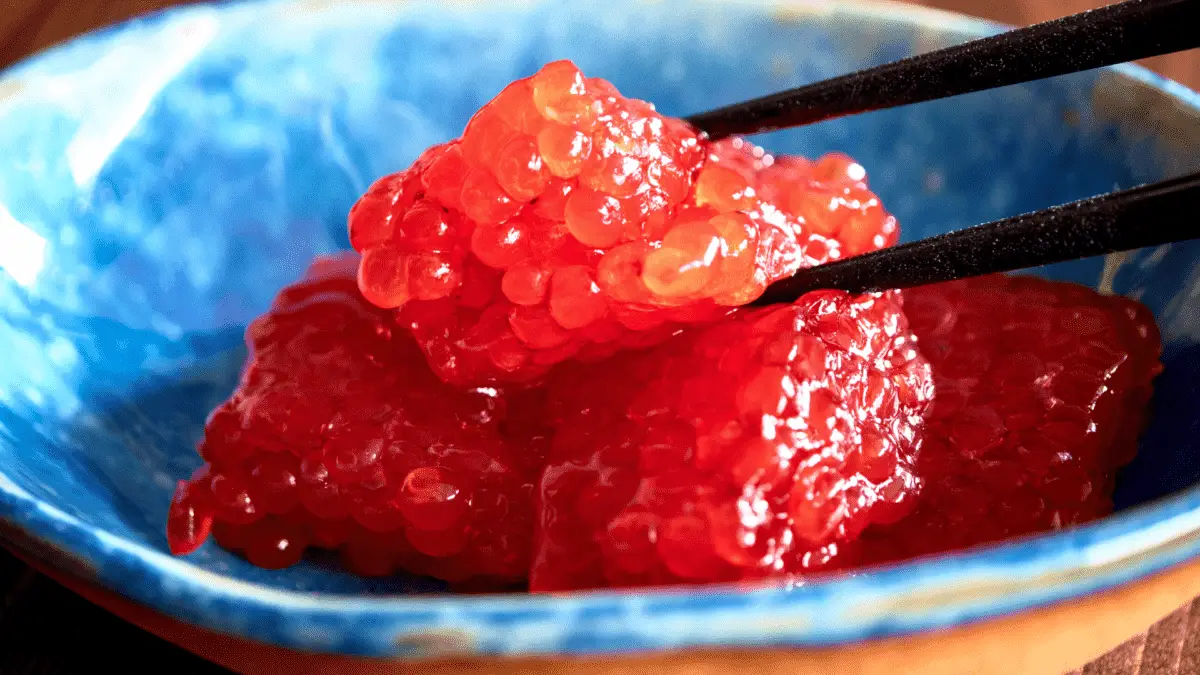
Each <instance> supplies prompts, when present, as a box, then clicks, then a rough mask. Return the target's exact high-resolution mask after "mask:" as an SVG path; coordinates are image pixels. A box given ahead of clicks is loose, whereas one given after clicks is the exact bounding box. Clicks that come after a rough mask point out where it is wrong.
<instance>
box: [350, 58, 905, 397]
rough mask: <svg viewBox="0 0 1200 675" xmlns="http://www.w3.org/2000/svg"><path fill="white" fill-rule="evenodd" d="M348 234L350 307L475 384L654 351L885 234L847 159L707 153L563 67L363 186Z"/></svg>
mask: <svg viewBox="0 0 1200 675" xmlns="http://www.w3.org/2000/svg"><path fill="white" fill-rule="evenodd" d="M349 226H350V241H351V244H352V245H353V246H354V248H355V249H357V250H358V251H360V252H362V254H363V258H362V264H361V266H360V268H359V276H358V281H359V287H360V288H361V290H362V292H363V294H364V295H365V297H366V298H367V299H368V300H370V301H371V302H372V303H374V304H376V305H378V306H380V307H384V308H403V314H402V316H403V320H404V322H405V323H406V324H407V325H409V327H410V328H411V330H412V332H413V333H414V335H415V336H416V337H417V340H418V342H419V343H420V344H421V346H422V348H423V349H424V351H425V353H426V354H427V356H428V358H429V360H430V364H431V365H432V366H433V367H434V369H435V370H436V371H437V373H438V374H439V376H441V377H442V379H443V380H445V381H447V382H454V383H458V384H475V385H479V384H487V383H492V382H504V381H518V380H528V379H532V378H536V377H538V376H540V375H542V374H543V373H544V372H545V371H546V370H547V369H548V368H549V366H550V365H552V364H554V363H557V362H559V361H562V360H565V359H568V358H570V357H573V356H579V357H581V358H593V359H594V358H599V357H601V356H604V355H607V354H609V353H612V352H614V351H616V350H617V349H618V348H621V347H637V346H645V345H649V344H653V343H655V342H659V341H661V340H663V339H666V338H667V337H668V336H670V335H671V334H672V333H673V332H675V330H677V328H678V327H679V326H680V325H684V324H689V323H696V322H706V321H712V320H715V319H717V318H719V317H720V316H723V315H724V314H725V313H727V312H728V308H731V307H734V306H737V305H741V304H745V303H746V302H749V301H750V300H753V299H754V298H756V297H758V296H759V295H760V294H761V293H762V291H763V289H764V288H765V287H766V285H767V284H768V283H770V282H771V281H773V280H775V279H778V278H780V277H783V276H786V275H788V274H790V273H791V272H793V271H795V270H796V269H797V268H799V267H802V266H808V265H813V264H817V263H820V262H823V261H826V260H829V259H834V258H839V257H844V256H849V255H855V254H858V253H862V252H865V251H869V250H874V249H877V248H881V247H884V246H887V245H889V244H891V243H893V242H894V241H895V239H896V237H897V236H898V231H897V227H896V222H895V219H893V218H892V217H891V216H889V215H888V214H887V213H886V212H885V211H884V210H883V208H882V206H881V205H880V204H879V200H878V199H877V198H876V197H875V196H874V195H873V194H872V193H871V192H870V191H869V190H868V189H867V186H866V183H865V174H864V172H863V170H862V167H860V166H858V165H857V164H855V163H854V162H853V161H851V160H849V159H848V158H845V157H842V156H830V157H827V158H825V159H822V160H820V161H818V162H809V161H807V160H803V159H799V158H779V159H776V158H773V157H771V156H770V155H767V154H765V153H764V152H763V151H762V149H760V148H755V147H754V146H751V145H749V144H747V143H745V142H743V141H741V140H739V139H734V140H728V141H722V142H720V143H716V144H712V143H709V142H708V141H706V140H704V139H703V138H701V137H700V136H698V135H697V134H696V132H695V131H693V130H692V129H691V128H690V127H689V126H687V125H686V124H685V123H684V122H683V121H681V120H678V119H673V118H669V117H664V116H663V115H660V114H658V113H657V112H655V111H654V108H653V106H651V105H650V104H648V103H645V102H642V101H638V100H633V99H627V98H623V97H622V96H620V95H619V94H618V92H617V91H616V89H615V88H613V86H612V85H611V84H609V83H608V82H605V81H604V80H601V79H597V78H587V77H584V76H583V74H582V73H580V72H579V70H578V69H577V68H576V67H575V66H574V65H572V64H571V63H569V62H565V61H560V62H555V63H551V64H549V65H547V66H546V67H545V68H543V69H542V70H541V71H539V72H538V73H537V74H535V75H534V76H532V77H529V78H525V79H522V80H518V81H516V82H513V83H512V84H510V85H509V86H508V87H506V88H505V89H504V90H503V91H502V92H500V94H499V95H498V96H497V97H496V98H495V99H493V100H492V101H491V102H489V103H488V104H487V105H485V106H484V107H483V108H482V109H481V110H480V111H479V112H478V113H476V115H475V116H474V117H473V118H472V119H471V121H470V122H469V124H468V125H467V127H466V130H465V131H464V132H463V135H462V137H461V138H459V139H456V140H454V141H451V142H449V143H447V144H444V145H440V146H436V147H434V148H431V149H430V150H428V151H427V152H426V153H425V154H424V155H422V157H420V158H419V159H418V160H417V161H416V163H415V164H413V166H412V167H410V168H409V169H407V170H406V171H403V172H401V173H398V174H395V175H392V176H388V177H386V178H383V179H382V180H380V181H378V182H377V183H376V184H375V185H373V186H372V187H371V188H370V190H369V191H368V192H367V194H366V195H364V196H363V197H362V199H361V200H360V201H359V202H358V204H357V205H356V206H355V207H354V210H353V211H352V213H351V215H350V222H349Z"/></svg>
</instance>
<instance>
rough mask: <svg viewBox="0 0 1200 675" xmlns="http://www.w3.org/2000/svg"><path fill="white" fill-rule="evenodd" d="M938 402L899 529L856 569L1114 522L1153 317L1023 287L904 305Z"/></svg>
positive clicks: (978, 287) (972, 285) (983, 284)
mask: <svg viewBox="0 0 1200 675" xmlns="http://www.w3.org/2000/svg"><path fill="white" fill-rule="evenodd" d="M905 308H906V310H907V314H908V317H909V321H910V324H911V325H912V328H913V331H914V332H916V334H917V336H918V337H919V339H920V344H921V350H922V352H923V353H924V354H925V356H926V357H927V358H928V359H929V361H930V363H932V365H933V373H934V386H935V389H936V391H937V396H936V398H935V399H934V404H933V407H932V409H931V410H930V413H929V416H928V419H927V420H926V422H925V444H924V446H923V447H922V449H921V454H920V456H919V458H918V460H917V467H916V471H917V474H918V475H919V476H921V478H922V479H923V480H924V481H925V488H924V490H923V491H922V493H921V496H920V498H919V499H918V502H917V508H916V509H915V510H914V512H913V513H912V514H911V515H910V516H909V517H907V518H906V519H904V520H902V521H900V522H899V523H896V524H894V525H890V526H888V527H886V528H877V529H872V530H871V531H869V532H868V535H867V536H866V537H865V540H864V544H865V547H866V549H867V553H866V560H867V561H875V562H877V561H888V560H898V559H903V558H909V557H913V556H917V555H923V554H929V553H937V552H941V551H947V550H952V549H958V548H963V547H967V546H972V545H976V544H983V543H987V542H993V541H1000V540H1003V539H1008V538H1011V537H1017V536H1021V535H1026V534H1031V533H1035V532H1044V531H1050V530H1058V529H1061V528H1064V527H1069V526H1072V525H1078V524H1081V523H1084V522H1087V521H1090V520H1094V519H1096V518H1099V517H1102V516H1105V515H1107V514H1109V513H1110V512H1111V511H1112V508H1113V505H1112V494H1113V487H1114V485H1113V481H1114V477H1115V475H1116V471H1117V469H1118V468H1120V467H1121V466H1124V465H1125V464H1127V463H1128V462H1130V461H1131V460H1132V459H1133V457H1134V455H1135V454H1136V452H1137V441H1138V436H1139V434H1140V433H1141V431H1142V428H1143V426H1144V424H1145V422H1146V420H1147V410H1148V404H1149V401H1150V397H1151V393H1152V381H1153V379H1154V377H1155V376H1157V375H1158V374H1159V373H1160V372H1161V371H1162V365H1161V363H1160V362H1159V356H1160V354H1161V346H1160V340H1159V334H1158V328H1157V327H1156V326H1155V324H1154V317H1153V316H1152V315H1151V314H1150V312H1149V310H1147V309H1146V308H1145V307H1144V306H1143V305H1141V304H1139V303H1137V302H1134V301H1133V300H1130V299H1128V298H1124V297H1120V296H1102V295H1099V294H1097V293H1096V292H1095V291H1093V290H1091V289H1088V288H1084V287H1083V286H1077V285H1075V284H1066V283H1060V282H1053V281H1046V280H1043V279H1037V278H1033V277H1024V276H1014V277H1005V276H992V277H985V278H980V279H971V280H966V281H958V282H951V283H945V284H938V285H935V286H928V287H923V288H917V289H912V290H909V291H905Z"/></svg>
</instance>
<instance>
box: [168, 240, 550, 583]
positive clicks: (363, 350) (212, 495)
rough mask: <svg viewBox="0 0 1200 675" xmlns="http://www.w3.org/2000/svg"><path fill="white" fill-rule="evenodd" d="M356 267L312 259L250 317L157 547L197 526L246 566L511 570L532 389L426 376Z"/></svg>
mask: <svg viewBox="0 0 1200 675" xmlns="http://www.w3.org/2000/svg"><path fill="white" fill-rule="evenodd" d="M356 266H357V256H354V257H345V258H342V259H334V260H329V259H326V260H321V261H319V262H318V263H317V264H316V265H314V267H313V268H312V270H310V273H309V276H308V277H307V278H306V279H305V280H304V281H302V282H301V283H299V284H297V285H295V286H292V287H290V288H287V289H285V290H283V291H282V292H281V293H280V294H279V296H278V298H277V299H276V301H275V303H274V306H273V307H272V308H271V310H270V311H269V312H268V313H267V314H265V315H264V316H262V317H260V318H258V319H257V320H256V321H254V323H253V324H251V326H250V328H249V329H248V331H247V342H248V344H249V346H250V350H251V355H250V360H249V363H248V364H247V366H246V369H245V372H244V374H243V376H242V381H241V384H240V386H239V387H238V389H237V391H236V392H234V394H233V396H232V397H231V398H230V399H229V400H228V401H227V402H226V403H224V404H223V405H222V406H221V407H219V408H218V409H217V410H216V411H215V412H214V413H213V414H212V416H211V417H210V419H209V422H208V425H207V428H206V430H205V438H204V441H203V443H202V444H201V446H200V453H201V455H203V457H204V459H205V461H206V462H207V463H206V464H205V465H204V466H203V467H202V468H201V469H200V470H199V471H198V472H197V473H196V474H195V476H193V478H192V479H191V480H190V481H189V482H187V483H181V484H180V486H179V488H178V490H177V492H176V494H175V500H174V502H173V504H172V507H171V511H170V519H169V523H168V538H169V541H170V544H171V549H172V551H173V552H175V553H187V552H190V551H192V550H194V549H196V548H197V547H199V546H200V545H201V544H202V543H203V542H204V540H205V539H206V538H207V536H208V534H209V532H210V529H211V531H212V533H213V534H214V535H215V536H216V539H217V541H218V543H220V544H221V545H222V546H224V547H225V548H227V549H232V550H237V551H241V552H243V553H244V555H245V556H246V557H247V559H249V561H250V562H252V563H254V564H256V565H259V566H261V567H269V568H277V567H286V566H288V565H291V564H293V563H295V562H297V561H298V560H299V559H300V556H301V554H302V553H303V552H304V550H305V549H306V548H309V547H312V548H323V549H337V550H339V551H340V552H341V554H342V557H343V559H344V561H345V563H346V565H347V567H348V568H349V569H351V570H352V571H354V572H357V573H360V574H366V575H383V574H390V573H393V572H396V571H399V570H405V571H409V572H414V573H418V574H425V575H429V576H435V577H438V578H441V579H445V580H448V581H467V580H470V581H471V582H472V583H476V582H479V583H484V584H485V585H486V583H487V582H488V581H489V580H490V581H493V582H495V583H496V584H498V585H499V584H508V583H511V582H519V581H521V580H523V579H524V578H525V576H526V574H527V572H528V568H529V552H530V537H531V533H532V528H533V520H532V519H533V488H534V483H535V481H536V476H537V471H538V470H539V469H540V468H541V459H542V456H543V455H544V447H545V445H546V439H547V435H546V433H545V432H544V431H543V430H542V429H541V428H540V426H539V424H540V419H541V415H540V412H539V410H540V404H538V403H537V401H536V400H535V399H536V396H537V392H535V391H534V392H524V393H522V394H521V395H519V396H518V397H517V398H513V397H510V396H506V395H505V394H504V393H503V392H498V391H496V390H494V389H453V388H451V387H449V386H448V385H446V384H444V383H443V382H441V381H440V380H438V379H437V377H435V376H434V374H433V373H432V372H431V371H430V369H429V366H428V365H427V364H426V362H425V359H424V357H423V355H422V354H421V352H420V350H419V349H418V348H417V346H416V345H415V344H414V343H413V341H412V338H411V337H410V336H409V335H407V333H406V332H405V331H402V330H397V328H396V327H395V325H394V321H393V319H394V317H393V316H392V314H391V313H390V312H386V311H383V310H380V309H378V308H377V307H375V306H373V305H371V304H370V303H368V302H366V301H365V300H364V299H363V298H362V296H361V295H360V293H359V292H358V288H357V285H356V282H355V268H356Z"/></svg>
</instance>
